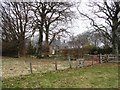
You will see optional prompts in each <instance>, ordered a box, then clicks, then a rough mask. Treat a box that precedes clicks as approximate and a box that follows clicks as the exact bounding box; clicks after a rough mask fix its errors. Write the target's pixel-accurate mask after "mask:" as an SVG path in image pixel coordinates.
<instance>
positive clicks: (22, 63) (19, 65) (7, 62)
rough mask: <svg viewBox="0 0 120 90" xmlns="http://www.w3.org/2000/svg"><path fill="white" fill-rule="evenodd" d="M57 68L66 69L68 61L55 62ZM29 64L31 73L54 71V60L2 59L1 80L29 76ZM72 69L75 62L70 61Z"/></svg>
mask: <svg viewBox="0 0 120 90" xmlns="http://www.w3.org/2000/svg"><path fill="white" fill-rule="evenodd" d="M56 61H57V68H58V69H59V70H64V69H68V68H69V67H70V66H69V61H68V60H56ZM30 62H31V63H32V71H33V73H43V72H48V71H55V60H54V59H36V58H10V57H3V58H2V76H3V78H9V77H14V76H21V75H27V74H30ZM87 64H91V61H89V62H88V61H87V62H86V63H85V65H87ZM71 65H72V67H73V68H75V67H76V65H77V62H76V61H71Z"/></svg>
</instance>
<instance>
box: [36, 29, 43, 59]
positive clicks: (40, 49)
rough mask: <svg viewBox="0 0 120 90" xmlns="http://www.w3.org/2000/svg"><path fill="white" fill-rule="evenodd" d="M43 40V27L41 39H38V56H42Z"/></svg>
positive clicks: (40, 34)
mask: <svg viewBox="0 0 120 90" xmlns="http://www.w3.org/2000/svg"><path fill="white" fill-rule="evenodd" d="M42 42H43V29H39V41H38V51H37V57H38V58H42Z"/></svg>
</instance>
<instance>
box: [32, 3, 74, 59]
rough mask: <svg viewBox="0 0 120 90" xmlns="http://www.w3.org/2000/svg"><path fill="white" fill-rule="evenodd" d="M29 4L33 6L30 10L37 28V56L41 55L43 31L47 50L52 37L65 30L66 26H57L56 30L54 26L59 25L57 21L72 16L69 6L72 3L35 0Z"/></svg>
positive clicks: (66, 19)
mask: <svg viewBox="0 0 120 90" xmlns="http://www.w3.org/2000/svg"><path fill="white" fill-rule="evenodd" d="M31 6H33V9H32V11H33V12H34V15H35V18H36V20H35V23H36V26H37V27H38V29H39V43H38V44H39V47H38V48H39V49H38V53H39V55H38V56H40V57H41V55H42V52H41V50H42V43H43V33H45V46H46V48H47V51H49V45H50V44H51V43H52V41H53V40H54V38H55V37H56V36H57V35H58V34H60V33H63V32H67V30H66V28H65V29H64V28H59V29H58V30H55V28H56V27H59V23H61V22H65V21H66V22H67V21H69V20H70V17H71V16H72V11H71V10H70V7H72V5H71V4H69V3H67V2H43V3H42V2H37V3H32V4H31ZM51 35H52V36H51ZM50 36H51V39H50Z"/></svg>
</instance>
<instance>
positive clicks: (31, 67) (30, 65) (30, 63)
mask: <svg viewBox="0 0 120 90" xmlns="http://www.w3.org/2000/svg"><path fill="white" fill-rule="evenodd" d="M30 72H31V74H32V73H33V72H32V63H31V62H30Z"/></svg>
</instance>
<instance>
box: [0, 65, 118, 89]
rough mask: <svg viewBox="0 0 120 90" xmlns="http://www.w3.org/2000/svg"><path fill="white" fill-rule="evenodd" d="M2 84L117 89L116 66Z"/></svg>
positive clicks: (13, 80) (63, 72)
mask: <svg viewBox="0 0 120 90" xmlns="http://www.w3.org/2000/svg"><path fill="white" fill-rule="evenodd" d="M2 82H3V88H118V64H116V63H103V64H97V65H94V66H90V67H84V68H80V69H67V70H59V71H51V72H46V73H38V74H30V75H25V76H19V77H11V78H7V79H3V81H2Z"/></svg>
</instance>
